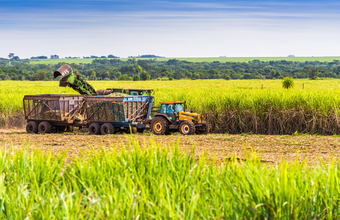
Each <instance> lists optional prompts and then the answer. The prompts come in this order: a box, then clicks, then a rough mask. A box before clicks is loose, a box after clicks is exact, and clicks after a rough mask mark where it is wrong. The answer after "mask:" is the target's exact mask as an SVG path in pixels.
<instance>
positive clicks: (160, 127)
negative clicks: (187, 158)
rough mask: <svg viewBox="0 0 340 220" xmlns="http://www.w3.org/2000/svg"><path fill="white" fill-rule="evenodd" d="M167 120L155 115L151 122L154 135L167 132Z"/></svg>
mask: <svg viewBox="0 0 340 220" xmlns="http://www.w3.org/2000/svg"><path fill="white" fill-rule="evenodd" d="M169 124H170V123H169V121H168V120H166V119H165V118H163V117H155V118H154V119H153V120H152V122H151V129H152V132H153V133H154V134H155V135H164V134H168V133H169Z"/></svg>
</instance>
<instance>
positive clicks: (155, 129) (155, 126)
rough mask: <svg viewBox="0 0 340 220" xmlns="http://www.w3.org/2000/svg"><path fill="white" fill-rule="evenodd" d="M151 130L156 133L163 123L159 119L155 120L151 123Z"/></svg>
mask: <svg viewBox="0 0 340 220" xmlns="http://www.w3.org/2000/svg"><path fill="white" fill-rule="evenodd" d="M153 130H154V131H155V132H157V133H159V132H161V131H162V130H163V123H162V122H161V121H155V123H153Z"/></svg>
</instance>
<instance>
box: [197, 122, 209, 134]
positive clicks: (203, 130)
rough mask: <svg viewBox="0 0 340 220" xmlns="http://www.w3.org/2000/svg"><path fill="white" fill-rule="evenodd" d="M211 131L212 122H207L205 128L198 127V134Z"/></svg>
mask: <svg viewBox="0 0 340 220" xmlns="http://www.w3.org/2000/svg"><path fill="white" fill-rule="evenodd" d="M209 132H210V124H205V126H204V127H203V128H200V129H196V134H208V133H209Z"/></svg>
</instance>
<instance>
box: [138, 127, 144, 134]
mask: <svg viewBox="0 0 340 220" xmlns="http://www.w3.org/2000/svg"><path fill="white" fill-rule="evenodd" d="M144 131H145V128H137V132H138V133H141V134H143V133H144Z"/></svg>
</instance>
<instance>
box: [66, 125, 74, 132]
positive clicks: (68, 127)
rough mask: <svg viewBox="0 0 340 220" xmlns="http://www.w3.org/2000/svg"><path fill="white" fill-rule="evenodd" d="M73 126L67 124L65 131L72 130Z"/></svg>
mask: <svg viewBox="0 0 340 220" xmlns="http://www.w3.org/2000/svg"><path fill="white" fill-rule="evenodd" d="M73 129H74V127H73V126H67V128H66V131H67V132H73Z"/></svg>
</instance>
